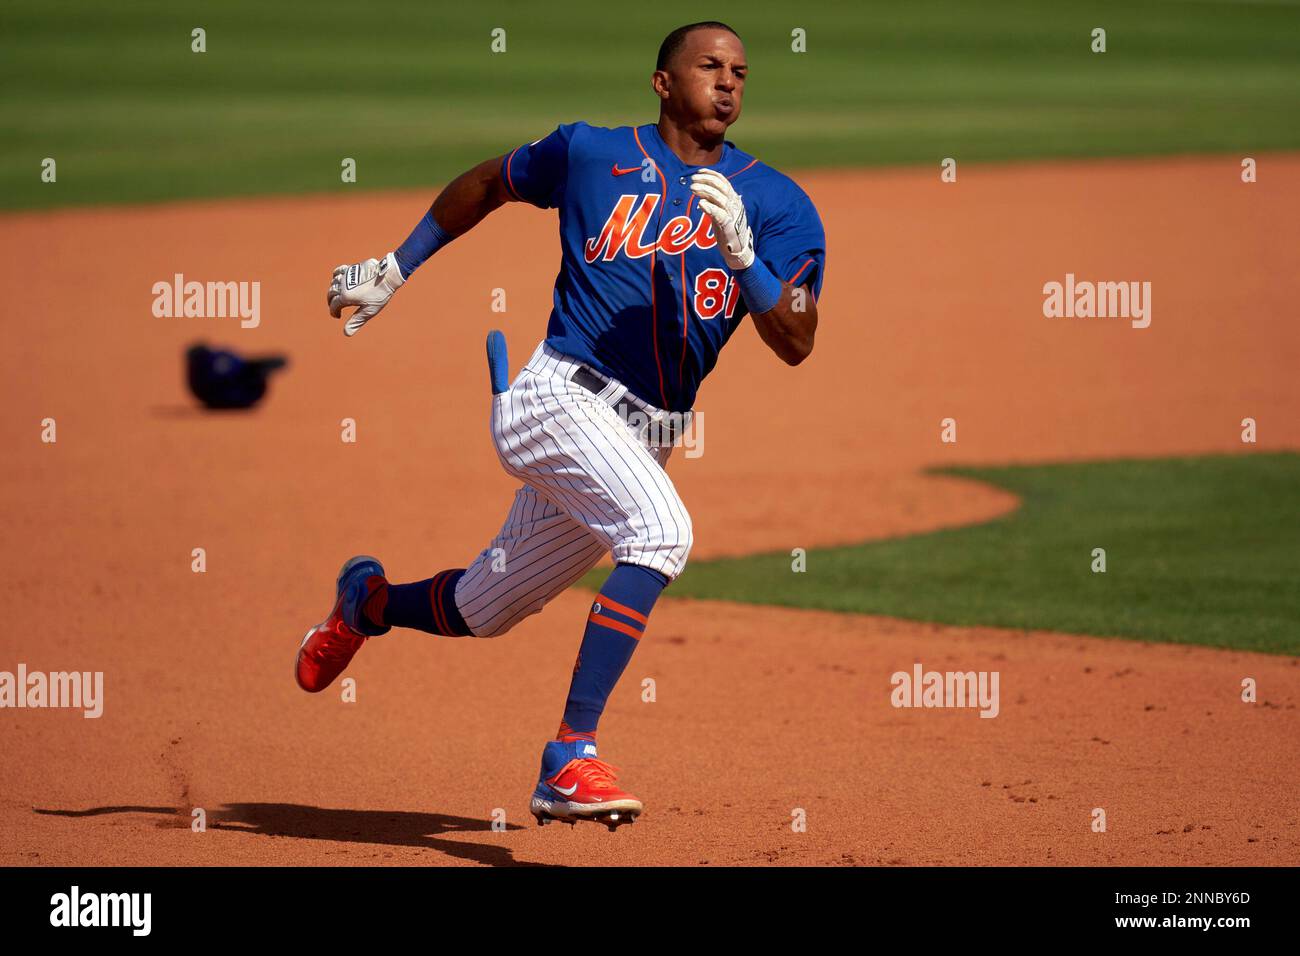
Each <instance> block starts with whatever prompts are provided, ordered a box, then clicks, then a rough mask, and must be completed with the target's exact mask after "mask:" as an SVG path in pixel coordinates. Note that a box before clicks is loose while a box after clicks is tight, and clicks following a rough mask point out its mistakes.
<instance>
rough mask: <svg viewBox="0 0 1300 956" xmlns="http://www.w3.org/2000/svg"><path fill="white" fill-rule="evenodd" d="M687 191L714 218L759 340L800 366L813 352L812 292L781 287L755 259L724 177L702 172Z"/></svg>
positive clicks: (814, 311)
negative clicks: (689, 191)
mask: <svg viewBox="0 0 1300 956" xmlns="http://www.w3.org/2000/svg"><path fill="white" fill-rule="evenodd" d="M691 192H693V193H694V194H695V196H696V197H697V198H698V199H699V201H700V208H702V209H703V210H704V211H705V212H706V213H708V214H709V215H710V216H711V217H712V218H713V226H714V232H715V233H716V235H717V237H718V246H719V248H720V250H721V252H722V257H723V258H724V259H725V260H726V262H727V266H728V267H729V268H730V269H731V274H732V275H733V276H734V277H735V280H736V284H737V285H738V286H739V287H740V294H741V295H742V296H744V298H745V305H747V306H748V307H749V312H750V315H752V316H753V318H754V328H756V329H757V330H758V335H759V338H761V339H762V340H763V342H764V343H765V344H766V345H767V347H768V348H770V349H771V350H772V351H773V352H775V353H776V354H777V355H778V356H779V357H780V359H781V361H783V362H785V363H786V364H788V365H798V364H799V363H800V362H802V361H803V360H804V359H806V358H807V357H808V356H809V355H810V354H811V353H812V349H813V337H814V336H815V335H816V333H817V301H816V299H815V298H814V297H813V295H812V290H811V289H808V288H804V287H801V286H795V285H792V284H791V283H789V282H783V281H782V280H781V279H779V278H778V277H777V276H775V275H773V273H772V270H771V269H769V268H768V267H767V265H766V264H765V263H764V262H763V260H761V259H759V258H758V257H757V256H756V255H755V254H754V234H753V231H752V230H751V229H750V228H749V223H748V221H747V218H746V215H745V206H744V204H743V203H742V202H741V201H740V196H739V195H737V193H736V191H735V189H733V188H732V186H731V182H730V181H729V180H728V179H727V177H725V176H723V175H722V174H721V173H719V172H716V171H714V170H712V169H702V170H700V171H699V172H698V173H696V174H695V175H694V176H693V177H692V178H691ZM796 278H798V277H797V276H796Z"/></svg>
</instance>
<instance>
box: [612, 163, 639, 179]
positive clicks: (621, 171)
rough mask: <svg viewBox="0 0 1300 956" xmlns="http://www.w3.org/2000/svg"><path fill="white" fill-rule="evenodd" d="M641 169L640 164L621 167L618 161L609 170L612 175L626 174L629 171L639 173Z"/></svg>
mask: <svg viewBox="0 0 1300 956" xmlns="http://www.w3.org/2000/svg"><path fill="white" fill-rule="evenodd" d="M640 171H641V167H640V166H633V167H632V168H631V169H619V168H618V163H615V164H614V165H613V166H611V167H610V170H609V172H610V175H612V176H626V175H627V174H628V173H639V172H640Z"/></svg>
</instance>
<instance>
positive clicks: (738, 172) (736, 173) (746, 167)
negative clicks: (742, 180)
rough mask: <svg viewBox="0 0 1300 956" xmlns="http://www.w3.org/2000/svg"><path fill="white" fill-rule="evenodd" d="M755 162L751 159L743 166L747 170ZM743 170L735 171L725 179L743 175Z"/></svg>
mask: <svg viewBox="0 0 1300 956" xmlns="http://www.w3.org/2000/svg"><path fill="white" fill-rule="evenodd" d="M756 162H758V160H756V159H751V160H750V161H749V164H748V165H746V166H745V169H749V167H750V166H753V165H754V164H755V163H756ZM745 169H738V170H736V171H735V172H734V173H732V174H731V175H730V176H728V177H727V178H728V179H735V178H736V177H737V176H739V175H740V174H741V173H743V172H744V171H745Z"/></svg>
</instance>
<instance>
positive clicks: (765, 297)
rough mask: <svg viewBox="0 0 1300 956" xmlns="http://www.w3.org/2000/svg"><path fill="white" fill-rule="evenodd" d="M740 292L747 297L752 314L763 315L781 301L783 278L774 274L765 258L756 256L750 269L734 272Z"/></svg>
mask: <svg viewBox="0 0 1300 956" xmlns="http://www.w3.org/2000/svg"><path fill="white" fill-rule="evenodd" d="M732 275H734V276H735V277H736V285H738V286H740V294H741V295H742V296H744V297H745V305H747V306H749V311H750V314H752V315H761V314H762V313H764V312H768V311H770V310H772V309H774V308H775V307H776V304H777V303H778V302H780V301H781V289H782V288H783V286H782V285H781V280H780V279H778V278H777V277H776V276H774V275H773V274H772V270H771V269H769V268H768V267H767V266H765V265H764V264H763V260H762V259H760V258H758V256H755V257H754V261H753V262H751V263H750V264H749V268H748V269H742V270H741V271H740V272H733V273H732Z"/></svg>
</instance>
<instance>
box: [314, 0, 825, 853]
mask: <svg viewBox="0 0 1300 956" xmlns="http://www.w3.org/2000/svg"><path fill="white" fill-rule="evenodd" d="M748 73H749V68H748V66H747V65H746V62H745V48H744V45H743V44H742V43H741V40H740V37H739V36H738V35H737V34H736V32H735V31H734V30H732V29H731V28H730V27H728V26H726V25H725V24H723V23H717V22H714V21H709V22H705V23H693V24H690V25H689V26H684V27H681V28H679V29H677V30H674V31H673V32H672V33H670V34H669V35H668V36H667V37H666V38H665V39H664V41H663V44H662V46H660V48H659V57H658V61H657V62H656V64H655V71H654V74H653V76H652V78H651V86H652V87H653V89H654V92H655V95H656V96H657V97H658V98H659V119H658V122H656V123H650V124H646V125H644V126H636V127H628V126H624V127H620V128H618V129H604V128H600V127H595V126H589V125H588V124H586V123H573V124H568V125H564V126H560V127H559V128H557V129H556V130H555V131H554V132H553V133H551V134H550V135H549V136H546V137H544V138H543V139H539V140H537V141H536V142H534V143H530V144H528V145H526V146H520V147H518V148H517V149H514V150H512V151H511V152H509V153H506V154H505V155H503V156H499V157H497V158H495V159H490V160H488V161H486V162H484V163H481V164H479V165H478V166H475V167H474V168H473V169H471V170H469V171H468V172H466V173H464V174H462V175H461V176H459V177H457V178H456V179H455V180H454V181H453V182H452V183H451V184H450V185H448V186H447V187H446V188H445V189H444V190H443V191H442V192H441V193H440V194H439V195H438V197H437V199H435V200H434V203H433V206H432V207H431V208H430V209H429V211H428V212H427V213H426V214H425V215H424V218H423V219H421V220H420V222H419V223H418V224H417V225H416V227H415V230H414V231H413V232H412V233H411V235H410V236H409V237H408V238H407V240H406V241H405V242H403V243H402V244H401V245H400V246H399V247H398V248H397V249H396V251H394V252H390V253H388V254H387V255H385V256H384V257H383V258H382V259H367V260H365V261H364V262H359V263H356V264H354V265H342V266H339V267H338V268H337V269H335V270H334V276H333V279H332V281H331V283H330V287H329V308H330V313H331V314H332V315H333V316H334V317H335V318H341V317H342V312H343V310H344V309H347V308H351V307H355V311H354V312H352V314H351V315H350V316H349V317H348V318H347V320H346V322H345V323H344V326H343V331H344V334H345V335H349V336H351V335H355V334H356V333H357V332H358V331H360V330H361V328H362V327H363V326H364V325H365V324H366V323H367V322H369V321H370V320H371V319H373V318H374V317H375V316H376V315H378V314H379V312H380V311H381V310H382V309H383V308H384V306H386V305H387V304H388V301H389V299H390V298H391V297H392V296H393V294H394V293H395V292H396V291H397V290H398V289H400V288H401V287H402V285H403V284H404V283H405V282H407V281H408V280H409V279H410V277H411V274H412V273H413V272H414V271H415V270H416V269H417V268H419V266H420V265H421V263H423V262H424V261H425V260H427V259H428V258H429V257H430V256H432V255H433V254H434V253H436V252H437V251H438V249H440V248H441V247H442V246H444V245H446V244H447V243H448V242H450V241H452V240H453V239H455V238H456V237H458V236H460V235H462V234H464V233H465V232H468V231H469V230H470V229H471V228H473V227H474V225H475V224H477V223H478V222H479V221H480V220H481V219H483V217H484V216H486V215H487V214H488V213H490V212H492V211H493V210H494V209H496V208H497V207H499V206H501V205H503V204H505V203H507V202H526V203H531V204H532V205H534V206H538V207H541V208H543V209H557V210H558V211H559V221H560V245H561V249H562V252H563V258H562V261H561V265H560V272H559V275H558V276H557V277H556V280H555V293H554V306H553V308H552V310H551V315H550V323H549V326H548V328H547V332H546V338H545V340H544V341H543V342H542V343H541V344H540V345H538V346H537V349H536V351H534V352H533V354H532V357H531V358H529V360H528V362H527V363H526V364H525V365H524V367H523V369H522V370H521V371H520V373H519V375H518V376H517V377H516V378H515V379H514V381H513V383H507V379H508V376H507V375H506V372H505V368H506V364H505V356H504V343H503V341H502V340H501V339H500V337H499V333H494V335H493V336H491V337H489V365H490V368H491V373H492V374H491V377H492V381H493V393H494V394H493V399H492V412H491V427H492V440H493V442H494V444H495V446H496V449H497V454H498V456H499V458H500V460H501V464H502V466H503V467H504V468H505V470H506V472H507V473H508V474H510V475H511V476H513V477H515V478H518V479H519V480H520V482H521V483H522V484H521V487H520V488H519V490H518V491H517V492H516V493H515V498H514V503H513V504H512V506H511V508H510V511H509V513H508V514H507V515H506V519H505V524H504V525H503V526H502V528H501V531H500V532H499V533H498V534H497V536H496V537H495V538H493V539H492V541H491V543H490V544H489V545H488V546H487V547H486V548H484V549H483V551H482V552H481V553H480V554H479V555H478V557H477V558H476V559H475V560H474V561H473V562H472V563H471V564H470V566H469V567H468V568H455V569H450V570H445V571H441V572H439V573H438V574H435V575H434V576H433V577H432V578H429V579H427V580H424V581H417V582H415V583H412V584H392V583H390V582H389V581H388V579H387V578H386V577H385V574H384V569H383V567H382V565H380V563H379V562H378V561H377V560H375V559H374V558H370V557H364V556H363V557H355V558H352V559H351V560H349V561H348V562H347V563H345V564H344V565H343V569H342V570H341V571H340V572H339V577H338V582H337V586H338V590H337V599H336V601H335V604H334V609H333V611H331V612H330V615H329V617H328V618H326V620H325V621H324V623H322V624H318V625H316V626H315V627H313V628H312V629H311V630H310V631H308V632H307V636H306V637H305V638H303V641H302V644H301V646H300V647H299V650H298V659H297V679H298V683H299V685H301V687H302V688H303V689H304V690H307V691H312V692H315V691H320V690H322V689H324V688H325V687H327V686H328V685H329V684H330V682H331V681H333V680H334V679H335V678H336V677H337V676H338V675H339V674H340V673H341V672H342V671H343V669H344V668H345V667H346V666H347V665H348V662H349V661H351V659H352V657H353V655H355V654H356V653H357V651H358V650H360V648H361V646H362V645H363V644H364V643H365V642H366V641H367V640H368V639H369V638H374V637H379V636H380V635H382V634H385V633H387V632H388V630H389V629H390V628H393V627H406V628H415V629H418V630H421V631H426V632H428V633H431V634H443V635H450V636H457V635H473V636H476V637H494V636H496V635H498V634H504V633H505V632H506V631H508V630H510V629H511V628H512V627H514V626H515V625H516V624H518V623H519V622H520V621H521V620H523V619H524V618H525V617H527V616H528V615H530V614H535V613H536V612H538V611H540V610H541V609H542V608H543V607H544V606H545V605H546V603H547V602H548V601H550V600H551V599H552V598H554V597H555V596H556V595H557V594H559V593H560V592H561V591H563V590H564V589H565V588H567V587H569V586H570V585H571V584H573V583H574V582H576V581H577V580H578V579H579V578H581V577H582V576H583V574H585V573H586V572H587V571H588V570H590V569H591V568H592V567H593V566H594V565H595V564H596V563H597V562H598V561H599V560H600V559H601V557H602V556H603V555H605V554H610V553H612V555H613V560H614V562H615V566H614V570H613V571H612V572H611V573H610V575H609V578H608V579H607V580H606V581H605V584H604V586H603V587H602V588H601V590H600V593H599V594H598V595H597V596H596V598H595V600H594V601H593V602H592V605H591V610H590V613H589V614H588V615H587V619H586V625H585V631H584V633H583V637H582V644H581V646H580V648H579V651H578V659H577V663H576V665H575V667H574V670H573V678H572V682H571V684H570V686H569V695H568V699H567V701H566V702H565V706H564V714H563V717H562V718H561V720H560V726H559V731H558V733H557V734H556V735H555V739H554V740H552V741H551V742H549V743H547V744H546V745H545V747H544V748H543V750H542V767H541V774H540V776H539V779H538V781H537V788H536V790H535V791H534V792H533V796H532V802H531V807H530V809H531V812H532V813H533V815H534V816H535V817H537V819H538V822H539V823H547V822H549V821H551V820H556V819H558V820H563V821H565V822H568V823H573V822H574V821H576V820H597V821H599V822H602V823H604V824H605V825H607V826H609V827H610V829H611V830H612V829H614V828H615V827H616V826H618V825H620V824H622V823H629V822H632V821H633V820H635V819H636V817H637V815H638V814H640V813H641V810H642V804H641V801H640V800H638V799H637V798H636V797H635V796H633V795H632V794H631V793H628V792H627V791H625V790H623V789H621V788H620V787H619V786H618V785H617V781H616V776H615V769H614V768H613V767H612V766H610V765H609V764H607V763H605V762H604V761H602V760H600V759H599V758H598V757H597V752H596V727H597V724H598V723H599V721H600V716H601V712H602V711H603V710H604V708H605V702H606V700H608V698H609V695H610V692H611V691H612V690H613V688H614V685H615V684H616V683H617V682H618V679H619V677H620V676H621V675H622V673H623V669H624V668H625V667H626V666H627V663H628V661H629V660H630V658H631V656H632V652H633V651H634V650H635V649H636V646H637V642H638V641H640V639H641V637H642V635H643V634H644V633H645V630H646V626H647V624H648V623H649V619H650V613H651V611H652V609H653V608H654V605H655V601H656V600H657V599H658V597H659V594H660V592H662V591H663V589H664V588H665V587H666V586H667V585H668V584H669V583H670V582H671V581H672V580H673V579H674V578H676V577H677V576H678V575H679V574H681V573H682V569H683V568H684V567H685V566H686V558H687V555H688V554H689V553H690V550H691V519H690V515H689V514H688V513H687V510H686V506H685V505H684V504H683V503H682V499H681V497H680V496H679V495H678V494H677V490H676V488H675V487H674V486H673V482H672V480H671V479H670V478H669V477H668V474H667V473H666V472H665V470H664V466H665V464H666V463H667V460H668V457H669V454H670V453H671V451H672V445H673V443H674V441H677V440H679V438H680V431H681V429H682V428H683V427H684V424H685V423H686V422H687V421H688V419H689V414H690V410H691V406H692V404H693V402H694V399H695V393H696V390H697V389H698V388H699V385H700V382H701V381H702V380H703V378H704V377H705V376H706V375H707V374H708V373H709V372H710V370H712V368H713V366H714V364H715V363H716V362H717V360H718V353H719V352H720V351H721V350H722V347H723V345H725V344H726V342H727V340H728V339H729V338H730V337H731V335H732V333H733V332H735V330H736V328H737V327H738V326H739V325H740V323H741V322H742V321H743V319H744V317H745V315H746V314H747V313H748V314H749V315H751V316H752V317H753V321H754V326H755V328H756V329H757V330H758V334H759V336H760V337H761V338H762V340H763V342H764V343H766V344H767V346H768V347H769V348H770V349H771V350H772V351H773V352H775V353H776V354H777V355H778V356H779V357H780V358H781V359H782V360H784V361H785V362H787V363H788V364H790V365H797V364H799V363H800V362H802V361H803V360H804V359H805V358H807V357H808V355H809V353H810V352H811V351H812V347H813V335H814V333H815V331H816V329H817V296H818V294H819V292H820V290H821V285H822V277H823V272H824V269H825V256H826V249H825V247H826V239H825V233H824V231H823V229H822V224H821V220H820V219H819V218H818V215H817V211H816V209H815V208H814V207H813V204H812V202H811V200H809V198H808V196H807V195H806V194H805V193H804V192H803V190H801V189H800V188H799V187H798V186H797V185H796V184H795V183H794V182H793V181H792V180H790V179H789V178H788V177H786V176H784V175H782V174H781V173H779V172H777V171H776V170H775V169H772V168H771V167H770V166H766V165H764V164H763V163H761V162H759V160H757V159H755V158H754V157H753V156H750V155H748V154H746V153H744V152H742V151H741V150H740V149H738V148H737V147H736V146H734V145H733V144H732V143H730V142H728V141H727V140H726V139H725V135H726V132H727V128H728V127H730V126H731V124H732V123H734V122H735V121H736V120H737V119H738V118H739V117H740V110H741V102H742V99H743V95H744V92H745V80H746V78H747V76H748ZM502 558H504V560H501V559H502Z"/></svg>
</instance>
